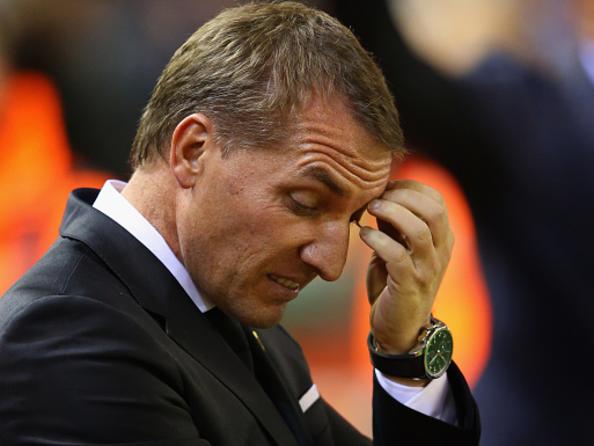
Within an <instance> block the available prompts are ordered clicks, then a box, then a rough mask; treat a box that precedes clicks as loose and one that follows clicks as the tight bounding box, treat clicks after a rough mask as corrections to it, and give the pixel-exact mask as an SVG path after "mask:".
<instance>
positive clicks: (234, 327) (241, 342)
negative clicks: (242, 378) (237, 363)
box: [204, 308, 254, 374]
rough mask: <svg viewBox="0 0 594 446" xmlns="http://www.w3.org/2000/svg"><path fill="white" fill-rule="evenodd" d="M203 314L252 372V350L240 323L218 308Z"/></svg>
mask: <svg viewBox="0 0 594 446" xmlns="http://www.w3.org/2000/svg"><path fill="white" fill-rule="evenodd" d="M204 316H205V317H206V319H208V321H209V322H210V323H211V324H212V326H213V327H214V329H215V330H216V331H218V332H219V334H220V335H221V336H222V337H223V339H224V340H225V342H226V343H227V345H229V347H231V349H232V350H233V351H234V352H235V353H236V354H237V356H238V357H239V359H241V361H242V362H243V363H244V364H245V366H246V367H247V368H248V369H249V370H250V372H251V373H252V374H253V373H254V360H253V358H252V352H251V350H250V345H249V343H248V340H247V337H246V333H245V331H244V330H243V328H242V327H241V324H240V323H239V322H238V321H236V320H235V319H232V318H230V317H229V316H227V315H226V314H225V313H223V312H222V311H221V310H219V309H218V308H213V309H211V310H208V311H207V312H206V313H204Z"/></svg>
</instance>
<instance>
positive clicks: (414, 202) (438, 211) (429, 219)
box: [382, 189, 450, 247]
mask: <svg viewBox="0 0 594 446" xmlns="http://www.w3.org/2000/svg"><path fill="white" fill-rule="evenodd" d="M382 198H383V199H385V200H390V201H393V202H395V203H398V204H400V205H402V206H404V207H405V208H406V209H408V210H409V211H411V212H412V213H413V214H415V215H416V216H417V217H419V218H420V219H421V220H423V221H424V222H425V224H426V225H427V226H428V227H429V229H430V231H431V235H432V238H433V244H434V246H435V247H439V246H443V245H445V244H446V242H447V238H448V235H449V232H450V225H449V221H448V212H447V208H446V207H445V206H442V205H440V204H439V203H437V202H436V201H435V200H434V199H433V198H431V197H429V196H428V195H427V194H425V193H422V192H419V191H416V190H413V189H393V190H390V191H388V192H385V193H384V195H383V196H382Z"/></svg>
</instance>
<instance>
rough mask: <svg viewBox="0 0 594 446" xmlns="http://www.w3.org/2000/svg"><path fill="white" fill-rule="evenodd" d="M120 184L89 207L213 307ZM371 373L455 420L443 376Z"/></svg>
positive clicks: (109, 186) (305, 404)
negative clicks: (425, 379) (410, 378)
mask: <svg viewBox="0 0 594 446" xmlns="http://www.w3.org/2000/svg"><path fill="white" fill-rule="evenodd" d="M124 186H126V183H124V182H123V181H117V180H108V181H107V182H106V183H105V185H104V186H103V188H102V189H101V191H100V192H99V195H98V196H97V199H96V200H95V203H94V204H93V207H94V208H95V209H97V210H99V211H101V212H102V213H104V214H105V215H107V216H108V217H109V218H111V219H112V220H114V221H115V222H116V223H118V224H119V225H120V226H122V227H123V228H124V229H125V230H126V231H128V232H129V233H130V234H131V235H132V236H133V237H134V238H136V239H137V240H138V241H139V242H140V243H142V244H143V245H144V246H145V247H146V248H147V249H148V250H149V251H150V252H152V253H153V254H154V255H155V257H157V259H159V261H160V262H161V263H162V264H163V265H164V266H165V268H167V269H168V270H169V272H171V274H172V275H173V277H175V279H176V280H177V281H178V282H179V284H180V285H181V286H182V288H183V289H184V290H185V292H186V293H187V294H188V296H190V299H192V302H194V304H195V305H196V307H197V308H198V310H199V311H201V312H202V313H204V312H206V311H208V310H210V309H211V308H213V307H214V305H213V304H212V303H211V302H208V300H206V299H205V298H204V297H203V296H201V295H200V292H199V291H198V289H197V288H196V285H195V284H194V282H193V281H192V279H191V278H190V274H189V273H188V271H187V270H186V268H185V267H184V265H183V264H182V263H181V262H180V261H179V259H178V258H177V257H176V256H175V254H174V253H173V251H172V250H171V248H170V247H169V245H168V244H167V242H166V241H165V239H164V238H163V236H162V235H161V234H160V233H159V232H158V231H157V230H156V229H155V227H154V226H153V225H151V224H150V223H149V222H148V220H147V219H146V218H144V217H143V215H142V214H141V213H140V212H138V210H137V209H136V208H135V207H134V206H132V204H130V202H129V201H128V200H126V199H125V198H124V196H123V195H122V194H121V191H122V190H123V189H124ZM375 374H376V377H377V379H378V382H379V384H380V385H381V386H382V388H383V389H384V390H385V391H386V392H387V393H388V394H389V395H390V396H392V398H394V399H396V400H397V401H399V402H400V403H402V404H404V405H406V406H408V407H410V408H411V409H414V410H416V411H418V412H421V413H423V414H425V415H428V416H431V417H434V418H438V419H440V420H443V421H446V422H449V423H452V424H454V423H455V422H456V412H455V410H456V409H455V405H454V402H453V398H452V395H451V391H450V386H449V385H448V380H447V377H446V375H443V376H442V377H441V378H438V379H435V380H433V381H431V382H430V383H429V384H428V385H427V386H425V387H409V386H404V385H401V384H398V383H395V382H394V381H391V380H389V379H388V378H386V377H385V376H384V375H383V374H382V373H381V372H379V371H378V370H376V371H375ZM318 398H319V393H318V391H317V388H316V387H315V385H314V386H312V388H311V389H309V390H308V391H307V392H306V393H305V394H304V395H303V397H302V398H301V400H300V405H301V407H302V410H303V411H304V412H305V411H306V410H307V409H308V408H309V407H310V406H311V405H312V404H313V403H314V402H315V401H316V400H317V399H318Z"/></svg>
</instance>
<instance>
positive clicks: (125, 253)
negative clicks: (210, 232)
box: [60, 189, 297, 446]
mask: <svg viewBox="0 0 594 446" xmlns="http://www.w3.org/2000/svg"><path fill="white" fill-rule="evenodd" d="M97 192H98V191H96V190H93V189H78V190H76V191H74V192H73V193H72V195H71V197H70V199H69V201H68V205H67V209H66V213H65V216H64V219H63V222H62V226H61V229H60V233H61V235H62V236H63V237H67V238H72V239H75V240H78V241H80V242H82V243H84V244H85V245H87V246H88V247H89V248H90V249H91V250H92V251H93V252H94V253H95V254H96V255H97V256H98V257H99V258H101V259H102V260H103V262H104V263H105V265H106V267H107V268H109V269H110V270H111V271H112V272H113V273H114V274H115V275H116V276H117V277H118V278H119V279H120V281H121V282H122V283H123V284H124V285H125V286H126V287H127V288H128V290H129V291H130V293H131V294H132V295H133V296H134V298H135V299H136V300H137V301H138V303H139V304H140V305H141V306H143V307H144V308H145V309H146V310H148V311H149V312H151V313H157V314H159V315H160V316H162V317H163V318H164V319H165V321H166V331H167V334H168V335H169V336H170V337H171V338H172V339H173V340H174V341H175V342H176V343H177V344H178V345H179V346H181V347H182V348H183V349H184V350H185V351H186V352H188V353H189V354H190V355H191V356H192V357H193V358H194V359H195V360H196V361H197V362H199V363H200V364H202V365H203V366H204V367H205V368H206V369H208V370H209V371H210V372H211V373H212V374H213V376H215V377H216V378H217V379H218V380H219V381H220V382H221V383H222V384H223V385H225V386H226V387H227V388H228V389H229V390H230V391H231V392H232V393H233V394H234V395H235V396H236V397H237V398H238V399H240V400H241V401H242V402H243V403H244V405H245V406H246V407H247V409H248V410H249V411H250V412H251V413H252V414H253V415H254V417H255V418H256V419H257V420H258V421H259V423H260V425H261V426H262V428H263V429H264V430H266V431H268V433H269V434H270V436H271V437H272V439H273V440H274V441H275V442H276V443H277V444H279V445H282V446H297V442H296V439H295V437H294V436H293V434H292V433H291V431H290V430H289V428H288V426H287V424H286V423H285V421H284V420H283V419H282V418H281V416H280V415H279V413H278V411H277V409H276V407H275V406H274V404H273V403H272V401H271V400H270V398H269V397H268V396H267V395H266V393H265V392H264V390H263V389H262V387H261V386H260V384H259V383H258V382H257V381H256V380H255V378H254V376H253V375H252V374H251V373H250V372H249V371H248V369H247V368H246V367H245V365H244V364H243V363H242V362H241V360H240V359H239V358H238V357H237V355H236V354H235V353H234V352H233V351H232V350H231V348H230V347H229V346H228V345H227V343H226V342H225V341H224V340H223V338H222V337H221V335H220V334H219V333H218V332H217V331H216V330H214V329H213V327H212V326H211V325H210V324H209V323H208V321H207V320H206V318H205V317H204V316H203V315H202V314H201V313H200V310H198V308H196V306H195V305H194V303H193V302H192V301H191V300H190V298H189V296H188V295H187V294H186V293H185V291H184V290H183V288H182V287H181V286H180V285H179V283H178V282H177V281H176V280H175V278H174V277H173V276H172V275H171V273H170V272H169V271H168V270H167V269H166V268H165V266H164V265H162V264H161V262H160V261H159V260H158V259H157V258H156V257H155V256H154V255H153V254H152V253H151V252H150V251H149V250H148V249H147V248H146V247H145V246H144V245H142V244H141V243H140V242H139V241H138V240H136V239H135V238H134V237H133V236H131V235H130V234H129V233H128V232H127V231H126V230H125V229H124V228H122V227H121V226H120V225H118V224H117V223H115V222H114V221H113V220H111V219H110V218H108V217H107V216H105V215H104V214H102V213H101V212H99V211H97V210H96V209H94V208H92V206H91V204H92V203H93V201H94V200H95V198H96V196H97Z"/></svg>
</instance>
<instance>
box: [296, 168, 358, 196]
mask: <svg viewBox="0 0 594 446" xmlns="http://www.w3.org/2000/svg"><path fill="white" fill-rule="evenodd" d="M302 176H304V177H313V178H315V179H316V180H318V181H319V182H320V183H322V184H324V185H325V186H326V187H327V188H328V189H330V190H331V191H332V192H334V193H335V194H336V195H340V196H341V197H345V196H347V195H348V193H347V191H346V190H345V189H343V188H342V187H340V186H339V185H338V183H337V182H336V181H335V180H334V178H332V176H331V175H330V174H329V173H328V171H327V170H326V169H323V168H321V167H319V166H310V167H308V168H307V169H305V170H304V171H303V173H302Z"/></svg>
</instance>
